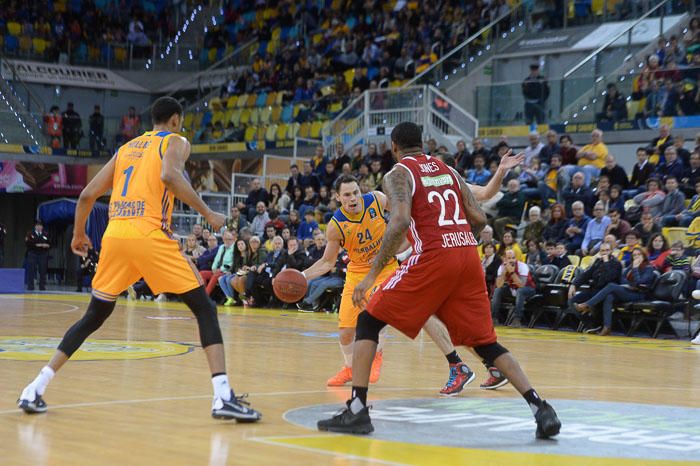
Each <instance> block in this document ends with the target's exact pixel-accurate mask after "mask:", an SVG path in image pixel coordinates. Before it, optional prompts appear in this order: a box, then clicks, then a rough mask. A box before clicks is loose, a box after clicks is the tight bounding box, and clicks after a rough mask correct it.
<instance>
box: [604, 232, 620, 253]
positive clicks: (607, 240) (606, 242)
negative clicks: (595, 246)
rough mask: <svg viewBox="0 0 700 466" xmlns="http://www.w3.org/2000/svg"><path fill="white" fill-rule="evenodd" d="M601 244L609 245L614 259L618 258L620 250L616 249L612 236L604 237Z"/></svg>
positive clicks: (616, 245)
mask: <svg viewBox="0 0 700 466" xmlns="http://www.w3.org/2000/svg"><path fill="white" fill-rule="evenodd" d="M603 243H605V244H608V245H610V249H611V250H612V255H613V256H614V257H619V256H620V248H619V247H618V242H617V239H616V238H615V237H614V236H613V235H605V239H604V240H603Z"/></svg>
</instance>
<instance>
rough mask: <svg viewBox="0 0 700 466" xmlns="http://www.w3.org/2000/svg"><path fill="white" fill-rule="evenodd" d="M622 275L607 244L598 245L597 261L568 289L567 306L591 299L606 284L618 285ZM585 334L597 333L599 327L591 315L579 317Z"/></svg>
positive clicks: (618, 262)
mask: <svg viewBox="0 0 700 466" xmlns="http://www.w3.org/2000/svg"><path fill="white" fill-rule="evenodd" d="M621 275H622V264H620V261H618V260H617V259H615V257H613V255H612V250H611V248H610V245H609V244H608V243H603V244H601V245H600V251H599V252H598V259H596V260H595V262H593V264H592V265H591V266H590V267H588V268H587V269H586V270H584V271H583V273H581V274H579V276H578V277H576V279H575V280H574V283H572V284H571V286H570V287H569V306H572V307H573V306H574V305H575V304H578V303H583V302H586V301H588V300H589V299H591V298H592V297H593V296H594V295H595V294H596V293H597V292H599V291H600V290H602V289H603V288H605V286H606V285H607V284H608V283H619V282H620V276H621ZM583 285H588V286H589V288H588V289H581V287H582V286H583ZM581 319H582V320H583V322H584V325H585V329H586V332H589V331H591V330H592V331H597V330H598V329H600V326H599V325H597V324H594V323H593V316H592V315H591V313H585V314H582V315H581Z"/></svg>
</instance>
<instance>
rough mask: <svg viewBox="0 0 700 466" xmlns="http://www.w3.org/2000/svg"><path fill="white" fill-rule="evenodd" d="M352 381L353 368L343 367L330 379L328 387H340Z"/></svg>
mask: <svg viewBox="0 0 700 466" xmlns="http://www.w3.org/2000/svg"><path fill="white" fill-rule="evenodd" d="M351 381H352V368H351V367H347V366H343V368H342V369H340V370H339V371H338V373H337V374H335V375H334V376H333V377H331V378H330V379H328V382H326V385H328V386H329V387H340V386H343V385H345V384H346V383H348V382H351Z"/></svg>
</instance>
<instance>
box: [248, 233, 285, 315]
mask: <svg viewBox="0 0 700 466" xmlns="http://www.w3.org/2000/svg"><path fill="white" fill-rule="evenodd" d="M273 245H274V248H273V250H272V251H271V252H269V253H267V256H266V257H265V262H263V264H262V265H260V266H259V267H258V269H257V276H256V277H255V282H254V284H253V289H252V291H251V297H252V298H253V302H254V303H255V304H256V305H257V306H261V307H267V306H268V305H269V303H270V299H271V298H272V296H273V295H272V279H273V278H274V277H276V276H277V274H278V273H280V272H281V271H282V269H283V268H284V266H285V265H287V252H286V251H285V250H284V242H283V241H282V238H281V237H280V236H276V237H275V238H274V240H273Z"/></svg>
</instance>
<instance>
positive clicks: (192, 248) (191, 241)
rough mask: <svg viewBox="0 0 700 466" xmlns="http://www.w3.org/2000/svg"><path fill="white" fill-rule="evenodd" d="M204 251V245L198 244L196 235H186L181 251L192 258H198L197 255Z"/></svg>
mask: <svg viewBox="0 0 700 466" xmlns="http://www.w3.org/2000/svg"><path fill="white" fill-rule="evenodd" d="M205 252H206V249H205V248H204V246H202V245H201V244H199V242H198V241H197V237H196V236H195V235H194V234H189V235H187V240H186V241H185V247H184V248H183V250H182V253H183V254H184V255H186V256H187V257H191V258H192V259H193V260H197V259H199V257H200V256H201V255H202V254H204V253H205Z"/></svg>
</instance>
